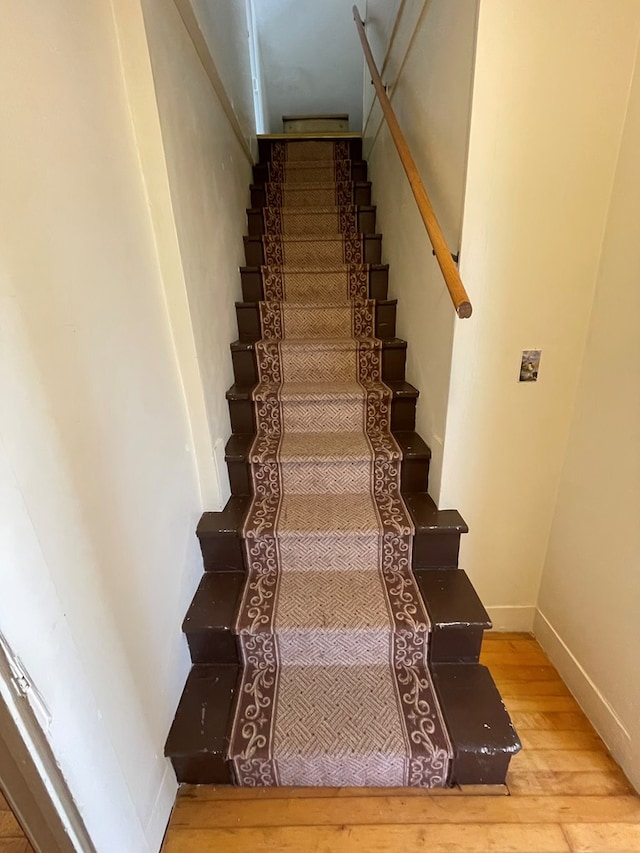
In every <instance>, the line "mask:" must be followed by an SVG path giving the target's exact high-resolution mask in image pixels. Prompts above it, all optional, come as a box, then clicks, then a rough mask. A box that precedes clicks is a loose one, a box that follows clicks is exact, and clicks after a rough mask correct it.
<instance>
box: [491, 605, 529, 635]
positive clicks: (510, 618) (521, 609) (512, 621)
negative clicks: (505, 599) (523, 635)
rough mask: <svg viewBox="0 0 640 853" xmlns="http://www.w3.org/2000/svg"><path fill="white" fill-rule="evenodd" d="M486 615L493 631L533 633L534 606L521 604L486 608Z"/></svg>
mask: <svg viewBox="0 0 640 853" xmlns="http://www.w3.org/2000/svg"><path fill="white" fill-rule="evenodd" d="M486 610H487V613H488V614H489V616H490V617H491V621H492V622H493V630H494V631H527V632H530V631H533V618H534V616H535V612H536V608H535V605H533V604H531V605H529V604H522V605H514V606H513V607H510V606H501V605H500V606H497V607H487V608H486Z"/></svg>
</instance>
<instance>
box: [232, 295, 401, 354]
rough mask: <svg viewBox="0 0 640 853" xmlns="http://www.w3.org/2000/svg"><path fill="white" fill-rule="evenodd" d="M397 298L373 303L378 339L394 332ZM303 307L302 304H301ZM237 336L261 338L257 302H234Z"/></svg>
mask: <svg viewBox="0 0 640 853" xmlns="http://www.w3.org/2000/svg"><path fill="white" fill-rule="evenodd" d="M397 305H398V300H397V299H379V300H376V302H375V305H374V314H375V316H374V334H375V337H376V338H380V340H389V339H390V338H394V337H395V333H396V311H397ZM303 307H304V306H303ZM236 317H237V319H238V338H239V339H240V341H242V342H244V343H251V342H254V341H259V340H261V338H262V326H261V323H260V303H259V302H236Z"/></svg>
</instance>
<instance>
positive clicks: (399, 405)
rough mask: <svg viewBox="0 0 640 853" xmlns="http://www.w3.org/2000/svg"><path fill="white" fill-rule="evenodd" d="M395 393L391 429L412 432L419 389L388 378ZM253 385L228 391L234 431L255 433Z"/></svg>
mask: <svg viewBox="0 0 640 853" xmlns="http://www.w3.org/2000/svg"><path fill="white" fill-rule="evenodd" d="M386 385H388V386H389V388H390V389H391V391H392V393H393V397H392V400H391V429H392V431H393V432H411V431H412V430H414V429H415V427H416V401H417V399H418V391H417V390H416V389H415V388H414V387H413V385H410V384H409V383H408V382H403V381H393V380H387V381H386ZM253 387H254V386H253V385H232V386H231V388H230V389H229V390H228V391H227V403H228V405H229V416H230V419H231V431H232V432H233V433H245V434H246V433H254V432H255V431H256V420H255V412H254V407H255V403H254V402H253V401H252V399H251V390H252V388H253Z"/></svg>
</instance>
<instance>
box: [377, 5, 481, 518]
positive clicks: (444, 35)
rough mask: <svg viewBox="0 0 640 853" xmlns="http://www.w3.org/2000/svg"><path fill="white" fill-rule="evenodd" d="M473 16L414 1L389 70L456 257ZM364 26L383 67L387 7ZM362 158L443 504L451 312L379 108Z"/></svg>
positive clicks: (390, 22) (396, 103) (389, 20)
mask: <svg viewBox="0 0 640 853" xmlns="http://www.w3.org/2000/svg"><path fill="white" fill-rule="evenodd" d="M476 14H477V3H476V0H456V2H454V3H451V0H432V2H429V3H426V4H425V3H423V2H411V0H409V1H408V2H407V3H406V4H405V6H404V7H403V10H402V15H401V17H400V18H399V19H398V25H397V27H396V33H395V37H394V41H393V44H392V46H391V50H390V51H388V59H387V63H386V70H385V73H384V81H385V83H387V84H388V85H389V87H390V92H391V98H392V103H393V107H394V110H395V111H396V114H397V116H398V121H399V122H400V126H401V127H402V129H403V132H404V133H405V135H406V138H407V141H408V143H409V147H410V148H411V151H412V153H413V156H414V158H415V160H416V163H417V165H418V168H419V170H420V173H421V175H422V179H423V181H424V183H425V186H426V187H427V190H428V192H429V194H430V196H431V198H432V202H433V205H434V207H435V210H436V215H437V216H438V218H439V220H440V223H441V225H442V228H443V230H444V233H445V236H446V237H447V240H448V241H449V244H450V245H451V247H452V251H457V247H458V245H459V240H460V227H461V222H462V206H463V190H464V180H465V164H466V158H467V139H468V128H469V112H470V99H471V79H472V68H473V45H474V40H475V24H476ZM368 20H369V27H368V32H369V37H370V38H371V39H372V42H373V44H374V46H376V47H375V49H376V53H377V60H378V64H379V65H380V66H381V67H382V64H383V59H384V56H385V55H386V54H387V48H386V47H383V45H386V44H388V41H389V38H390V36H391V32H392V30H393V26H394V19H393V17H392V16H391V15H389V12H388V9H387V8H386V7H385V6H384V4H382V3H380V2H377V0H375V2H372V0H370V2H369V19H368ZM367 92H368V88H367V86H365V95H367ZM365 155H366V156H367V157H368V159H369V167H370V177H371V180H372V182H373V194H374V198H373V201H374V203H375V204H376V205H377V207H378V230H379V231H380V232H382V234H383V255H384V260H385V261H386V262H388V263H389V264H390V273H389V275H390V278H389V281H390V296H391V297H392V298H398V300H399V303H398V325H397V333H398V335H399V336H400V337H403V338H406V339H407V341H408V342H409V349H408V357H407V379H408V380H409V381H410V382H411V383H413V384H414V385H415V386H416V387H417V388H418V389H419V390H420V399H419V401H418V409H417V429H418V431H419V432H420V434H421V435H422V436H423V438H424V439H425V441H426V442H427V444H429V446H430V447H431V451H432V464H431V473H430V492H431V494H432V495H433V496H434V499H435V500H436V501H437V500H438V498H439V494H440V478H441V470H442V454H443V441H444V435H445V425H446V418H447V402H448V391H449V371H450V364H451V350H452V345H453V330H454V324H455V312H454V310H453V307H452V305H451V301H450V299H449V295H448V293H447V291H446V288H445V286H444V283H443V281H442V276H441V274H440V269H439V267H438V265H437V263H436V261H435V258H434V257H433V256H432V253H431V244H430V243H429V240H428V237H427V234H426V232H425V229H424V225H423V223H422V220H421V219H420V215H419V213H418V210H417V207H416V204H415V201H414V198H413V195H412V193H411V190H410V188H409V184H408V182H407V179H406V176H405V174H404V171H403V169H402V165H401V163H400V159H399V157H398V155H397V153H396V150H395V147H394V144H393V141H392V140H391V137H390V135H389V132H388V130H387V125H386V123H382V121H381V112H380V108H379V105H378V104H377V102H376V104H375V105H374V106H373V108H372V110H371V113H370V116H369V119H368V123H367V128H366V133H365Z"/></svg>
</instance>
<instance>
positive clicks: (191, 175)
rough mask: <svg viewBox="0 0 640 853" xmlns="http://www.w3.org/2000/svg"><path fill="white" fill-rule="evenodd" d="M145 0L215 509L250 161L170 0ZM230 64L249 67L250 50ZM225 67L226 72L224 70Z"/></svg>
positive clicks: (219, 502) (223, 487)
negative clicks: (206, 428)
mask: <svg viewBox="0 0 640 853" xmlns="http://www.w3.org/2000/svg"><path fill="white" fill-rule="evenodd" d="M142 5H143V10H144V18H145V25H146V32H147V37H148V40H149V51H150V56H151V65H152V68H153V80H154V84H155V92H156V98H157V105H158V112H159V118H160V126H161V130H162V140H163V145H164V152H165V158H166V168H167V175H168V184H169V190H170V196H171V202H172V207H173V215H174V219H175V227H176V233H177V238H178V245H179V252H180V256H181V258H182V269H183V273H184V283H185V287H186V294H187V301H188V307H189V315H190V321H191V327H192V334H193V337H194V342H195V352H196V355H197V364H198V368H199V372H200V376H201V381H202V388H203V390H204V402H205V408H206V414H207V421H208V425H209V434H210V448H212V449H213V450H211V449H210V453H211V452H213V453H214V454H215V461H216V466H215V467H216V473H217V476H218V480H219V487H218V496H217V499H216V500H209V502H208V508H209V509H211V510H217V509H221V508H222V506H223V505H224V504H225V503H226V500H227V498H228V497H229V485H228V480H227V474H226V467H225V465H224V459H223V456H224V454H223V447H224V443H225V441H226V439H227V438H228V436H229V434H230V426H229V414H228V408H227V403H226V400H225V391H226V390H227V388H228V387H229V386H230V385H231V384H232V382H233V373H232V368H231V356H230V353H229V343H230V341H232V340H234V339H235V338H237V325H236V315H235V307H234V304H235V301H236V300H238V299H240V296H241V293H240V276H239V274H238V267H239V266H240V265H241V264H242V263H243V262H244V250H243V243H242V235H243V234H244V233H246V214H245V210H246V208H247V207H248V205H249V183H250V180H251V167H250V163H249V160H248V159H247V156H246V153H245V152H244V151H243V149H242V147H241V146H240V144H239V141H238V139H237V138H236V136H235V135H234V133H233V129H232V127H231V125H230V123H229V121H228V118H227V116H226V115H225V113H224V110H223V109H222V106H221V104H220V101H219V99H218V97H217V95H216V92H215V90H214V88H213V86H212V83H211V80H210V78H209V77H208V76H207V73H206V71H205V69H204V67H203V65H202V63H201V62H200V60H199V58H198V56H197V54H196V51H195V49H194V47H193V44H192V42H191V39H190V38H189V34H188V33H187V30H186V28H185V27H184V25H183V22H182V19H181V17H180V15H179V13H178V9H177V8H176V5H175V4H174V2H173V0H154V2H151V0H143V4H142ZM236 61H237V63H238V65H239V66H241V64H242V63H244V64H247V65H248V47H247V49H246V54H245V55H244V57H243V56H241V55H237V56H236ZM221 67H224V66H222V65H221ZM229 73H231V69H229V70H227V71H226V72H225V75H224V76H228V74H229ZM220 74H221V76H222V71H221V72H220ZM210 459H211V457H210Z"/></svg>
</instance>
